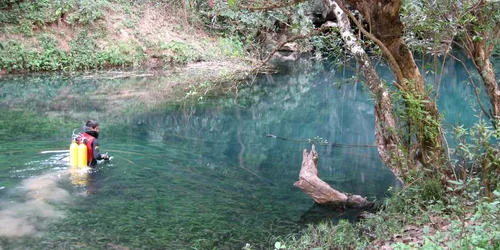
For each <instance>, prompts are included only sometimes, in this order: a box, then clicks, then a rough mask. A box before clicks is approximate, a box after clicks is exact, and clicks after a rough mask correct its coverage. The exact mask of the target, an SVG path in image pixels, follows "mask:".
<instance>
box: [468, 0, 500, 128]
mask: <svg viewBox="0 0 500 250" xmlns="http://www.w3.org/2000/svg"><path fill="white" fill-rule="evenodd" d="M474 7H475V8H474V9H473V10H472V11H474V13H475V16H476V17H477V19H476V21H475V22H474V23H472V24H470V25H468V26H467V31H466V33H465V35H464V40H463V42H464V45H465V48H466V51H467V53H468V55H469V56H470V57H471V58H472V60H473V61H474V65H475V66H476V69H477V71H478V72H479V74H480V75H481V78H482V79H483V84H484V86H485V89H486V92H487V93H488V96H489V98H490V103H491V110H490V114H489V115H490V116H491V118H493V120H494V122H495V125H498V122H499V121H500V90H499V89H498V83H497V80H496V76H495V70H494V69H493V65H492V64H491V61H490V56H491V54H492V53H493V51H494V50H495V45H496V44H498V42H497V41H498V39H500V22H499V21H496V23H493V24H490V22H491V20H495V18H494V17H493V15H494V14H495V11H493V12H492V11H491V9H490V8H491V6H488V4H487V3H485V2H484V1H482V2H479V3H478V5H476V6H474Z"/></svg>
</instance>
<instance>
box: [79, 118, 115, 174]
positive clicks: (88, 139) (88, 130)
mask: <svg viewBox="0 0 500 250" xmlns="http://www.w3.org/2000/svg"><path fill="white" fill-rule="evenodd" d="M82 132H83V133H81V134H80V135H79V136H78V138H77V141H78V142H79V143H85V144H86V145H87V166H90V167H95V165H97V160H106V161H107V160H109V155H107V154H101V153H99V141H97V138H98V137H99V123H97V122H96V121H94V120H89V121H87V122H86V123H85V125H84V126H83V128H82Z"/></svg>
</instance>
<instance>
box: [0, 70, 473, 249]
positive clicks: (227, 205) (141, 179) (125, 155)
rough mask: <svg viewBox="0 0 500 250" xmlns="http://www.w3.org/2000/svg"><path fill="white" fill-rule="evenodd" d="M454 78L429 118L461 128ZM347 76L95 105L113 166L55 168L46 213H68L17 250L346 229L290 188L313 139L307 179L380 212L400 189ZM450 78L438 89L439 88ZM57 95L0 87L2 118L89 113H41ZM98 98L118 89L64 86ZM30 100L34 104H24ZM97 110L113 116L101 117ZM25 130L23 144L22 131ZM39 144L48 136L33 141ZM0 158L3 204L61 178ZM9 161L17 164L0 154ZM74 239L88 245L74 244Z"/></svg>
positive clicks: (303, 77)
mask: <svg viewBox="0 0 500 250" xmlns="http://www.w3.org/2000/svg"><path fill="white" fill-rule="evenodd" d="M299 63H300V62H299ZM309 66H311V65H309ZM447 67H448V66H447ZM449 67H451V68H453V67H457V66H456V65H453V64H450V66H449ZM457 71H458V69H450V71H449V72H450V74H453V77H449V78H443V82H442V84H441V95H440V99H439V101H440V107H444V108H445V110H443V112H444V113H445V114H446V115H447V116H446V117H447V119H451V118H454V117H460V115H462V116H463V117H464V118H465V117H470V116H471V115H470V114H464V112H474V111H473V110H468V109H467V108H466V107H467V105H469V104H468V103H466V102H464V101H463V100H464V99H466V100H467V101H468V100H470V99H467V98H470V97H471V93H473V92H470V91H471V90H470V87H463V85H461V84H462V82H463V81H464V80H465V79H462V78H463V77H465V76H463V75H461V74H455V73H457ZM447 72H448V71H447ZM453 72H454V73H453ZM351 76H352V72H349V71H348V70H344V71H342V72H336V71H331V70H330V69H328V68H327V67H323V66H321V67H307V65H306V64H304V65H300V64H299V65H296V66H292V67H291V68H289V69H287V70H286V71H284V73H282V74H277V75H269V76H263V77H261V78H259V79H256V81H255V82H254V83H253V84H252V85H249V86H245V87H244V88H241V89H240V90H239V91H238V96H237V97H236V96H229V97H213V98H211V97H206V98H203V99H201V100H186V101H185V102H182V103H181V104H165V103H161V102H158V103H157V105H155V106H154V107H151V108H148V107H149V106H141V105H135V104H134V105H130V106H127V105H125V106H120V105H118V104H119V103H117V102H116V98H109V100H107V99H106V98H103V99H100V100H99V105H103V106H106V105H107V106H106V107H110V106H113V109H107V108H105V109H101V110H100V112H99V114H98V115H99V117H98V118H97V119H98V120H99V122H100V124H101V131H102V136H101V137H100V138H99V140H100V143H101V149H102V150H103V152H105V151H109V152H111V153H112V154H113V156H114V157H115V159H114V160H113V163H112V164H107V165H101V166H99V167H98V169H97V170H98V171H84V170H83V169H71V168H70V169H67V165H64V171H67V172H68V173H69V174H68V175H67V176H66V178H67V179H66V181H67V183H66V184H67V185H65V184H64V183H65V182H64V181H60V182H56V184H55V186H52V187H53V190H55V191H54V192H55V194H56V193H58V192H59V191H58V190H57V189H56V188H61V189H62V190H66V192H67V194H69V197H68V196H67V195H66V196H64V195H61V196H60V197H61V199H62V200H57V199H56V200H52V201H51V202H56V203H64V202H65V201H64V199H66V201H68V202H66V205H67V207H65V208H64V210H65V211H66V210H67V211H71V213H68V214H67V215H66V217H64V219H62V220H59V221H57V222H54V223H52V225H53V226H52V227H50V228H46V229H47V235H50V236H53V237H49V236H42V237H44V238H43V241H40V242H38V241H36V242H30V243H29V244H32V245H29V246H30V247H31V248H35V249H37V248H54V247H55V248H57V247H59V248H63V247H64V246H77V245H78V246H81V247H82V248H97V249H99V248H101V249H102V248H104V247H106V245H108V244H112V245H118V246H124V247H129V248H134V249H142V248H145V246H146V248H151V249H186V248H198V249H213V248H218V249H236V248H242V247H243V246H244V245H245V244H246V243H250V244H251V245H252V246H254V247H255V248H256V249H267V248H269V246H272V238H271V237H272V236H278V235H284V234H288V233H291V232H296V231H297V230H298V229H300V228H301V227H303V226H304V224H307V223H311V222H317V221H319V220H324V219H331V220H334V221H336V220H338V219H340V218H354V217H355V214H356V212H357V211H353V210H349V211H345V212H343V213H338V212H336V211H335V212H332V211H330V210H324V209H319V208H318V207H316V206H315V205H314V203H313V201H312V199H311V198H310V197H308V196H307V195H305V194H304V193H302V192H301V191H300V190H299V189H298V188H296V187H294V186H293V183H294V182H295V181H296V180H297V179H298V174H299V171H300V164H301V162H302V150H303V149H304V148H307V149H310V147H311V143H309V142H308V140H309V139H313V138H315V137H316V138H320V139H322V140H325V141H327V142H328V143H327V144H326V145H320V144H316V149H317V151H318V154H319V165H318V166H319V176H320V178H321V179H323V180H324V181H326V182H327V183H329V184H330V185H331V186H332V187H333V188H335V189H337V190H340V191H343V192H349V193H356V194H361V195H364V196H368V197H369V199H375V198H377V199H379V198H382V197H384V196H385V195H386V191H387V189H388V188H389V187H391V186H397V185H398V183H397V181H396V180H395V178H394V176H393V174H392V173H391V172H390V171H389V170H388V169H387V168H386V167H384V166H383V164H382V162H381V161H380V157H379V156H378V153H377V151H376V148H374V147H371V145H373V143H374V132H373V128H374V114H373V103H372V102H371V98H370V96H369V93H368V92H367V91H366V90H365V89H364V88H363V86H362V85H361V84H359V83H356V79H354V80H353V78H351ZM448 79H449V80H450V82H446V80H448ZM27 80H28V81H29V79H22V81H27ZM124 81H125V80H124ZM126 81H127V82H126V83H123V84H124V85H127V86H128V85H133V81H136V82H138V83H141V84H143V83H144V82H151V81H153V82H161V81H162V79H161V78H158V79H146V78H137V79H127V80H126ZM66 83H67V79H63V80H61V81H59V80H57V79H56V78H48V79H45V80H44V79H43V78H40V79H39V80H37V81H35V82H34V83H32V84H31V85H29V84H28V85H21V86H23V88H20V87H18V85H16V81H12V82H10V83H8V84H5V83H4V84H1V85H0V87H2V92H1V93H2V96H0V105H4V107H7V108H6V110H9V108H10V107H13V106H16V107H17V108H26V109H28V108H31V107H36V108H37V110H38V111H39V112H40V113H44V114H53V113H51V112H54V111H56V115H57V117H65V118H64V119H68V120H78V121H84V120H87V119H88V118H89V117H93V116H94V115H95V114H96V111H95V110H96V109H95V107H94V104H95V103H94V102H90V104H88V105H83V104H82V105H80V104H74V103H72V102H68V103H65V104H64V108H60V109H54V108H53V107H55V106H54V104H57V102H59V100H60V97H58V96H60V95H61V94H64V93H65V92H64V91H63V90H64V85H65V84H66ZM106 85H113V87H114V88H116V89H118V88H119V87H120V80H114V81H113V82H112V83H109V82H99V81H95V80H94V81H90V80H87V81H78V80H75V81H73V85H72V87H71V89H70V90H69V91H68V93H69V94H71V93H72V92H73V91H76V90H79V89H86V90H89V89H90V90H92V89H95V90H102V89H101V88H103V86H106ZM37 90H40V91H42V92H43V93H39V94H40V96H38V97H39V99H34V97H36V95H34V96H33V93H35V92H36V91H37ZM11 92H13V93H12V94H10V93H11ZM86 92H88V93H89V94H90V93H91V92H89V91H86ZM28 97H29V98H28ZM472 100H473V99H472ZM61 107H62V106H61ZM108 110H112V112H113V113H112V114H111V113H110V114H108V113H106V112H107V111H108ZM448 114H449V115H448ZM1 119H2V117H0V121H1ZM448 122H449V123H454V122H450V120H448ZM458 122H465V121H464V120H460V121H458ZM467 122H468V121H467ZM26 131H27V132H25V133H24V134H23V135H24V136H26V134H30V132H29V131H33V130H29V129H27V130H26ZM37 131H38V130H37ZM38 134H42V135H43V136H47V137H48V135H45V134H43V132H38ZM70 134H71V128H67V131H66V132H61V133H60V134H58V133H53V134H50V138H49V139H47V141H43V140H40V141H33V140H31V138H30V137H22V138H27V139H22V140H19V141H18V142H17V143H16V145H17V144H19V145H20V146H19V147H28V146H29V148H32V149H35V151H36V150H41V149H42V148H44V147H47V145H50V146H51V147H60V148H62V149H67V147H68V142H69V138H68V137H69V136H68V135H70ZM268 134H273V135H276V136H279V137H282V138H287V140H281V139H276V138H272V137H268V136H267V135H268ZM43 136H42V137H43ZM3 145H7V147H9V148H11V149H9V150H5V151H4V150H3V149H2V150H0V154H1V155H2V158H1V159H0V163H5V164H4V165H5V166H8V167H4V168H1V167H0V178H1V180H2V181H9V182H11V184H9V185H3V184H2V185H1V186H5V187H7V188H5V189H4V190H0V191H1V193H0V199H1V200H2V201H5V200H8V199H9V197H11V196H9V195H8V193H9V192H11V191H10V190H13V189H15V188H16V187H18V186H19V185H15V184H14V182H16V181H18V180H25V179H27V178H31V177H35V178H36V177H39V176H43V174H42V173H44V172H45V173H47V172H48V173H54V172H58V173H59V172H61V168H62V167H61V166H60V165H59V166H58V167H55V166H56V165H57V164H56V163H51V164H31V166H27V165H26V162H35V160H39V159H40V158H41V156H40V155H36V154H35V153H33V152H31V151H23V150H18V151H16V150H17V149H18V146H16V145H14V144H3ZM12 151H16V152H17V153H15V154H9V153H2V152H12ZM16 171H18V172H16ZM96 190H97V191H96ZM59 193H60V194H62V193H61V192H59ZM90 193H91V194H92V195H87V194H90ZM82 194H83V195H82ZM75 197H76V198H77V199H74V202H69V201H70V200H72V199H73V198H75ZM23 199H26V198H24V197H23V196H19V197H16V199H14V200H16V201H15V202H16V204H23V202H24V201H23ZM7 211H11V210H7ZM47 211H50V209H47ZM47 221H48V220H47ZM20 225H23V224H20ZM85 230H91V231H92V234H82V233H81V232H82V231H85ZM23 235H26V234H20V236H23ZM1 237H2V236H0V238H1ZM4 237H7V236H4ZM9 239H10V238H9ZM28 241H29V238H26V237H25V238H22V240H21V241H20V242H14V241H8V243H9V244H11V245H10V246H13V247H19V248H26V247H27V246H28V243H27V242H28ZM28 248H29V247H28Z"/></svg>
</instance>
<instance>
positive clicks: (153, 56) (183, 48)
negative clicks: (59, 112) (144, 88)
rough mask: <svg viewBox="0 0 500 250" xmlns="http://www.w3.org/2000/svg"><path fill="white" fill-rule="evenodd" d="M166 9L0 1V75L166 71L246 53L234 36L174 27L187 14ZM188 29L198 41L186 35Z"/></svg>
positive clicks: (150, 4) (159, 5)
mask: <svg viewBox="0 0 500 250" xmlns="http://www.w3.org/2000/svg"><path fill="white" fill-rule="evenodd" d="M168 6H170V5H168V3H167V2H161V1H160V2H158V1H145V2H142V3H141V4H139V3H135V2H126V1H111V0H109V1H108V0H98V1H83V2H82V1H76V0H70V1H49V0H42V1H15V0H12V1H8V2H4V3H0V31H1V33H2V34H3V35H2V36H0V70H4V71H6V72H35V71H77V70H89V69H105V68H129V67H142V66H147V65H148V64H152V65H155V66H159V67H162V66H167V67H168V66H169V65H175V64H186V63H191V62H199V61H210V60H216V59H230V58H242V57H243V56H244V54H245V52H244V48H243V44H242V43H241V42H240V41H239V40H238V39H235V38H231V37H220V38H216V37H209V36H208V35H202V34H200V32H201V33H203V32H202V31H200V30H196V28H194V26H192V25H191V24H189V23H181V21H179V23H175V22H174V21H175V20H177V19H176V17H177V12H180V11H185V9H181V8H180V7H176V8H177V9H176V8H169V7H168ZM167 9H168V10H167ZM186 15H193V16H194V14H192V13H191V14H190V13H187V14H186ZM158 23H160V24H161V25H158ZM190 25H191V26H192V27H191V26H190ZM188 26H189V27H188ZM178 27H181V28H178ZM189 32H191V33H193V34H194V33H196V34H197V36H192V35H190V36H186V34H187V33H189ZM155 34H156V35H155Z"/></svg>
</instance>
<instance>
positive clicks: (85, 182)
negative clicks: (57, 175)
mask: <svg viewBox="0 0 500 250" xmlns="http://www.w3.org/2000/svg"><path fill="white" fill-rule="evenodd" d="M68 170H69V173H70V177H69V180H70V182H71V184H73V185H74V186H75V189H76V193H77V194H80V195H88V194H93V193H95V192H96V190H95V187H94V180H93V178H94V175H95V174H96V172H95V171H94V170H93V169H92V168H89V167H85V168H79V167H72V166H69V167H68Z"/></svg>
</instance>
